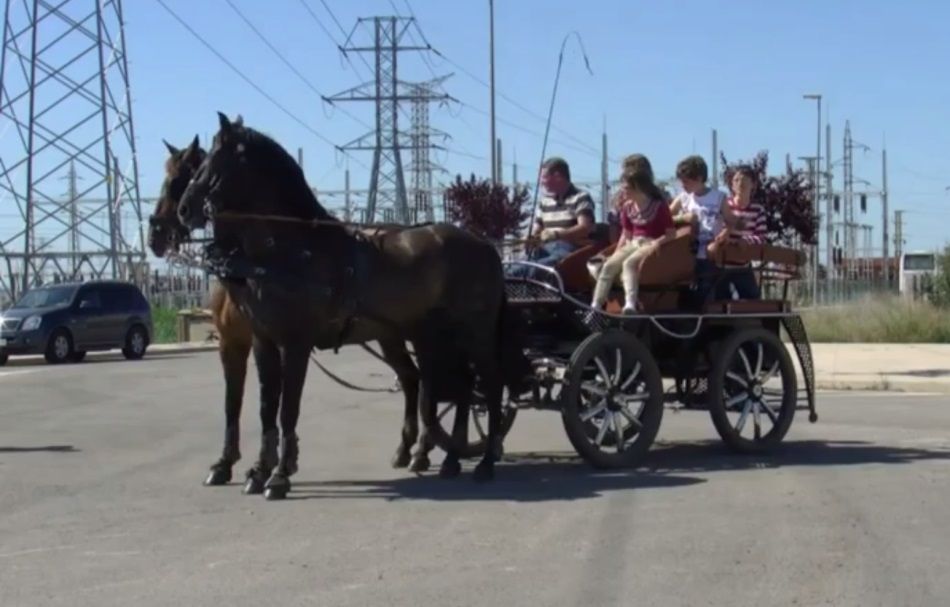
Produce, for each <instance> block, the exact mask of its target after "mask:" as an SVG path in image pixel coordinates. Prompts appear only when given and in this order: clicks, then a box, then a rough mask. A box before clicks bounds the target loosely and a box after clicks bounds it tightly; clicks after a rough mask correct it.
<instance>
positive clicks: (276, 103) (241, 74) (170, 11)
mask: <svg viewBox="0 0 950 607" xmlns="http://www.w3.org/2000/svg"><path fill="white" fill-rule="evenodd" d="M155 1H156V2H158V4H159V5H161V7H162V8H164V9H165V10H166V11H167V12H168V14H169V15H171V16H172V18H174V19H175V21H177V22H178V23H179V25H181V26H182V27H183V28H185V29H186V30H188V33H190V34H191V35H192V36H194V37H195V39H197V40H198V42H200V43H201V44H202V45H203V46H204V47H205V48H207V49H208V50H209V51H211V52H212V53H213V54H214V55H215V56H216V57H217V58H218V59H219V60H221V62H222V63H224V64H225V65H226V66H228V67H229V68H230V69H231V71H233V72H234V73H235V74H237V75H238V77H240V78H241V79H242V80H244V82H246V83H247V84H248V85H250V86H251V87H252V88H253V89H254V90H255V91H257V92H258V93H260V95H261V96H262V97H264V98H265V99H267V100H268V101H270V102H271V104H273V105H274V107H276V108H277V109H279V110H280V111H281V112H283V113H284V114H286V115H287V116H288V117H289V118H290V119H291V120H293V121H294V122H296V123H297V124H299V125H300V126H302V127H303V128H304V129H306V130H307V131H308V132H310V133H311V134H312V135H314V136H315V137H316V138H317V139H320V140H321V141H323V142H324V143H327V144H328V145H330V146H332V147H334V148H335V149H337V150H340V148H339V146H337V145H336V144H335V143H333V141H331V140H330V139H329V138H328V137H326V136H325V135H323V134H322V133H320V132H319V131H317V130H316V129H315V128H313V127H312V126H310V125H309V124H307V123H306V122H305V121H304V120H302V119H301V118H300V117H299V116H297V115H296V114H294V113H293V112H291V111H290V110H289V109H287V108H286V107H285V106H284V105H283V104H281V103H280V102H279V101H277V100H276V99H274V97H273V96H271V95H270V94H269V93H268V92H267V91H265V90H264V89H262V88H261V87H260V86H258V85H257V84H256V83H255V82H254V81H253V80H251V79H250V78H249V77H248V76H247V75H246V74H245V73H244V72H242V71H241V70H240V69H239V68H238V67H237V66H235V65H234V64H233V63H231V62H230V61H229V60H228V59H227V57H225V56H224V55H222V54H221V53H220V52H218V50H217V49H216V48H214V47H213V46H212V45H211V44H210V43H209V42H208V41H207V40H205V39H204V37H203V36H201V34H199V33H198V32H196V31H195V30H194V29H192V27H191V26H190V25H188V23H186V22H185V20H184V19H182V18H181V17H180V16H179V15H178V13H176V12H175V11H174V10H173V9H172V8H171V7H169V6H168V5H167V4H165V1H164V0H155ZM340 151H343V150H340ZM343 153H344V154H346V155H347V156H348V157H350V158H352V159H353V160H354V162H356V163H357V164H359V165H360V166H362V167H364V168H366V169H369V166H367V165H366V163H364V162H362V161H360V160H359V159H358V158H356V157H355V156H352V155H351V154H348V153H346V152H343Z"/></svg>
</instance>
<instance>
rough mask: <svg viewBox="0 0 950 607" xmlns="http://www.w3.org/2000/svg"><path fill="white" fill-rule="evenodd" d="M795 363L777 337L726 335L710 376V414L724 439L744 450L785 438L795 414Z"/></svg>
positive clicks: (754, 332)
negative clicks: (727, 337) (728, 336)
mask: <svg viewBox="0 0 950 607" xmlns="http://www.w3.org/2000/svg"><path fill="white" fill-rule="evenodd" d="M797 398H798V388H797V385H796V379H795V367H794V366H793V365H792V359H791V357H790V356H789V354H788V350H787V349H786V348H785V344H783V343H782V341H781V340H780V339H779V338H778V336H777V335H775V334H774V333H771V332H769V331H767V330H765V329H759V328H756V329H744V330H741V331H738V332H737V333H735V334H734V335H732V336H731V337H730V338H729V339H727V340H726V341H725V342H724V343H723V344H722V347H721V349H720V350H719V355H718V356H717V357H716V361H715V364H714V365H713V369H712V372H711V373H710V377H709V399H708V402H709V414H710V416H712V421H713V425H715V426H716V431H717V432H718V433H719V436H721V437H722V440H723V441H725V443H726V444H727V445H729V447H731V448H732V449H734V450H736V451H739V452H743V453H762V452H766V451H769V450H770V449H772V448H774V447H775V446H777V445H778V444H779V443H781V442H782V439H783V438H784V437H785V434H786V433H787V432H788V429H789V428H790V427H791V425H792V419H793V418H794V417H795V406H796V401H797Z"/></svg>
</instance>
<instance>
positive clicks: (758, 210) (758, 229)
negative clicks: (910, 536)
mask: <svg viewBox="0 0 950 607" xmlns="http://www.w3.org/2000/svg"><path fill="white" fill-rule="evenodd" d="M729 208H730V209H731V210H732V212H733V214H735V215H736V216H737V217H740V218H741V219H742V223H743V224H744V225H743V227H742V229H741V230H735V231H734V232H733V235H734V236H735V237H736V238H737V239H739V240H744V241H746V242H751V243H754V244H762V243H764V242H765V235H766V223H765V209H763V208H762V205H760V204H759V203H757V202H752V203H750V204H749V206H747V207H746V208H744V209H743V208H740V207H739V203H738V201H737V200H736V199H735V198H729Z"/></svg>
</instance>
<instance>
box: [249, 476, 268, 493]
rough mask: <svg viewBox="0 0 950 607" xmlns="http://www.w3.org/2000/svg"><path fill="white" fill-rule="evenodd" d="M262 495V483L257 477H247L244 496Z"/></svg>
mask: <svg viewBox="0 0 950 607" xmlns="http://www.w3.org/2000/svg"><path fill="white" fill-rule="evenodd" d="M261 493H264V481H262V480H261V479H260V478H258V477H257V476H249V477H247V480H246V481H245V482H244V495H260V494H261Z"/></svg>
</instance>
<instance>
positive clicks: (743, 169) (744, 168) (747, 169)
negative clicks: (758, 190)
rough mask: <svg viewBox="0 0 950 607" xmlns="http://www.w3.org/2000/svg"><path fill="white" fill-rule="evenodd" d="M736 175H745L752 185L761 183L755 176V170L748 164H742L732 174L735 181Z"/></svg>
mask: <svg viewBox="0 0 950 607" xmlns="http://www.w3.org/2000/svg"><path fill="white" fill-rule="evenodd" d="M736 175H744V176H745V177H748V178H749V179H751V180H752V184H753V185H756V184H757V183H758V182H759V178H758V177H757V176H756V174H755V169H753V168H752V167H751V166H749V165H747V164H740V165H739V166H737V167H736V168H735V169H733V172H732V178H733V179H735V177H736Z"/></svg>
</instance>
